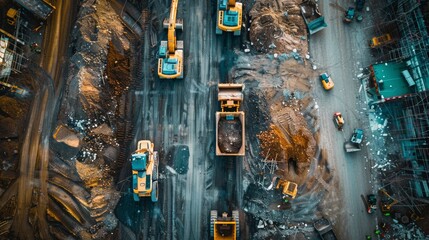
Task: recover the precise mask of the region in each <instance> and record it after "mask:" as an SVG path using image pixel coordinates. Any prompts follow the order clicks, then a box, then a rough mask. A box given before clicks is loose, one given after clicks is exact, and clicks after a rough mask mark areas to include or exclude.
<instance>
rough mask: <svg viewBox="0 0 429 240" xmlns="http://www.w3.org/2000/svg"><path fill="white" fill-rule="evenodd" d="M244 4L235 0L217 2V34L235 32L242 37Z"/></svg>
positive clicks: (219, 0)
mask: <svg viewBox="0 0 429 240" xmlns="http://www.w3.org/2000/svg"><path fill="white" fill-rule="evenodd" d="M242 19H243V4H242V3H240V2H236V1H235V0H217V21H216V34H222V32H234V35H235V36H240V35H241V24H242V22H243V20H242Z"/></svg>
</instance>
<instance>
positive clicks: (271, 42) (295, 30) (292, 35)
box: [249, 0, 308, 53]
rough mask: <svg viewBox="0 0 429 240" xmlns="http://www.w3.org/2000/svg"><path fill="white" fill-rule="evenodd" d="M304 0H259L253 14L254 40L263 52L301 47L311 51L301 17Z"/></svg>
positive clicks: (280, 51) (279, 51) (251, 12)
mask: <svg viewBox="0 0 429 240" xmlns="http://www.w3.org/2000/svg"><path fill="white" fill-rule="evenodd" d="M300 3H301V0H292V1H281V2H279V1H274V0H271V1H263V0H257V1H256V3H255V4H254V6H253V8H252V10H251V11H250V13H249V15H250V17H251V26H250V41H251V44H252V45H253V46H254V47H255V48H256V50H258V51H260V52H265V53H266V52H275V53H286V52H290V51H292V50H293V49H299V50H300V52H302V53H307V52H308V45H307V40H306V39H307V38H306V36H307V32H306V26H305V23H304V20H303V19H302V17H301V12H300V8H299V4H300Z"/></svg>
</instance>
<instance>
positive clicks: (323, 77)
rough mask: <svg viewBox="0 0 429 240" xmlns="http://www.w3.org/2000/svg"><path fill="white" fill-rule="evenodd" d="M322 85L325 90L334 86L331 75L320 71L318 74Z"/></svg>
mask: <svg viewBox="0 0 429 240" xmlns="http://www.w3.org/2000/svg"><path fill="white" fill-rule="evenodd" d="M319 78H320V81H321V82H322V86H323V88H324V89H325V90H331V89H332V88H333V87H334V81H332V78H331V76H329V74H327V73H322V74H320V76H319Z"/></svg>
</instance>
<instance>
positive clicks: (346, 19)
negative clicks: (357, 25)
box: [344, 7, 355, 23]
mask: <svg viewBox="0 0 429 240" xmlns="http://www.w3.org/2000/svg"><path fill="white" fill-rule="evenodd" d="M354 17H355V8H354V7H349V8H348V9H347V11H346V14H345V16H344V22H346V23H351V22H352V21H353V19H354Z"/></svg>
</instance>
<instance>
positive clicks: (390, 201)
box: [379, 188, 399, 214]
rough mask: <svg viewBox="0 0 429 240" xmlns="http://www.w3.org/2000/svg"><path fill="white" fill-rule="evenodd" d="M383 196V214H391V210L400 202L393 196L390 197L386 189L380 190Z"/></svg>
mask: <svg viewBox="0 0 429 240" xmlns="http://www.w3.org/2000/svg"><path fill="white" fill-rule="evenodd" d="M379 191H380V193H381V194H383V195H384V198H382V200H381V202H380V203H381V212H382V213H384V214H386V213H387V214H389V213H390V208H391V207H392V206H393V205H395V204H397V203H398V202H399V201H398V200H396V199H394V198H393V197H392V196H390V195H389V194H388V193H387V191H386V190H385V189H383V188H382V189H380V190H379Z"/></svg>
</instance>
